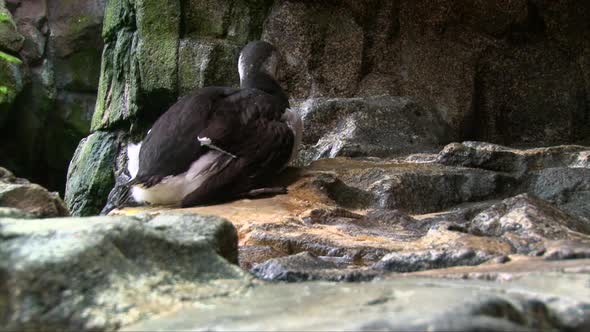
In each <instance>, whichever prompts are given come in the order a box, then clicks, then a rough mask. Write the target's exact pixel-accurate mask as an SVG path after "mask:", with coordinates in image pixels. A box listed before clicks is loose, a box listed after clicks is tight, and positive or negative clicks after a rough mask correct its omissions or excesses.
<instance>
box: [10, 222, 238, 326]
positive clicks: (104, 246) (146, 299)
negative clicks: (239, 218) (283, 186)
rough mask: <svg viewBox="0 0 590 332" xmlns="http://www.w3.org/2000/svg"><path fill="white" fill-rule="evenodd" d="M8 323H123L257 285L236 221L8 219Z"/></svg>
mask: <svg viewBox="0 0 590 332" xmlns="http://www.w3.org/2000/svg"><path fill="white" fill-rule="evenodd" d="M0 236H1V237H2V239H3V241H2V242H1V243H0V257H1V260H0V275H2V283H1V284H0V294H1V295H0V303H2V313H3V315H2V316H1V317H0V321H1V324H2V326H3V328H4V329H7V330H40V329H51V330H77V331H91V330H92V331H96V330H115V329H118V328H119V327H121V326H123V325H128V324H131V323H134V322H136V321H138V320H141V319H145V318H146V317H150V316H153V315H156V314H160V313H164V312H167V311H170V310H172V309H174V308H181V307H182V306H183V305H184V304H185V303H194V302H195V301H200V300H202V299H204V298H209V297H215V296H220V295H223V294H227V293H232V292H237V291H239V290H240V289H241V288H242V287H246V286H247V285H248V284H249V281H248V278H247V277H246V276H245V275H244V273H243V272H242V271H240V269H239V268H238V267H237V266H236V265H234V264H235V263H237V248H236V244H237V235H236V231H235V229H234V228H233V227H232V226H231V224H229V223H228V222H227V221H224V220H221V219H219V218H214V217H202V216H194V215H193V216H188V215H185V216H175V215H169V216H159V217H156V218H153V219H151V218H143V219H140V218H132V217H103V218H87V219H76V218H67V219H65V218H64V219H51V220H43V219H40V220H21V219H0Z"/></svg>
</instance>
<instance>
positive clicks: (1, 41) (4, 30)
mask: <svg viewBox="0 0 590 332" xmlns="http://www.w3.org/2000/svg"><path fill="white" fill-rule="evenodd" d="M24 41H25V38H24V37H23V36H22V35H21V34H20V33H19V32H18V30H17V29H16V25H15V24H14V20H13V19H12V15H11V14H10V12H9V11H8V9H6V7H5V5H4V0H2V1H0V51H8V52H11V53H17V52H18V51H20V49H21V48H22V46H23V42H24Z"/></svg>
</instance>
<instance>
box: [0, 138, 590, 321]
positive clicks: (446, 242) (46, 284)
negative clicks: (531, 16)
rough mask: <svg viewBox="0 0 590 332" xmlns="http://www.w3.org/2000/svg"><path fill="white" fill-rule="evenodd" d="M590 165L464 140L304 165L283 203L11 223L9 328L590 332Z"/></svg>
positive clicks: (2, 273) (1, 230)
mask: <svg viewBox="0 0 590 332" xmlns="http://www.w3.org/2000/svg"><path fill="white" fill-rule="evenodd" d="M589 156H590V148H586V147H582V146H557V147H551V148H536V149H514V148H506V147H502V146H498V145H492V144H487V143H480V142H464V143H453V144H450V145H448V146H446V147H445V148H444V149H443V150H442V151H440V152H439V153H435V154H415V155H409V156H405V157H403V158H401V157H400V158H391V159H377V158H363V159H348V158H334V159H324V160H320V161H316V162H314V163H312V164H311V165H310V166H306V167H304V168H291V169H288V171H287V172H286V173H285V174H283V175H282V176H281V177H280V178H278V179H275V181H276V184H277V185H285V186H288V188H289V193H288V194H287V195H280V196H274V197H269V198H262V199H256V200H239V201H235V202H231V203H227V204H221V205H215V206H205V207H195V208H189V209H176V208H174V207H130V208H125V209H122V210H115V211H113V212H112V213H111V214H112V215H111V216H105V217H93V218H69V219H65V218H62V219H59V218H58V219H36V220H35V219H32V220H31V219H22V218H21V216H19V215H13V218H4V219H2V218H1V217H0V239H2V241H1V242H0V258H1V260H0V280H2V282H1V283H0V295H1V296H0V318H1V319H2V323H1V324H0V325H1V326H5V327H6V328H5V329H8V330H15V329H27V330H28V329H33V330H35V329H52V330H72V329H75V330H113V329H123V330H129V331H137V330H193V329H208V330H268V329H272V330H383V329H385V330H433V331H436V330H481V329H483V330H488V331H505V330H510V331H513V330H514V331H531V330H571V331H585V330H587V329H588V328H589V327H590V320H589V319H588V317H590V310H589V308H590V301H589V300H588V299H589V298H590V293H589V288H588V285H589V284H590V213H589V211H590V210H589V207H588V203H587V202H588V201H589V200H588V197H589V193H590V176H588V175H589V174H588V173H589V172H590V163H589ZM11 211H12V210H11ZM4 215H10V214H4ZM204 215H209V217H204ZM0 216H1V215H0ZM25 217H26V216H25ZM15 218H21V219H15ZM238 262H239V264H240V265H241V267H242V268H241V269H240V268H239V267H238V265H237V264H238ZM244 270H248V271H250V272H251V273H247V272H246V271H244ZM253 275H254V276H256V277H257V278H253V277H252V276H253ZM264 280H269V281H285V282H281V283H276V282H268V281H264ZM297 281H305V283H297V284H295V283H292V282H297ZM337 281H349V282H345V283H336V282H337ZM352 281H359V282H356V283H353V282H352ZM286 308H289V309H288V310H286ZM301 317H306V319H304V320H302V319H301Z"/></svg>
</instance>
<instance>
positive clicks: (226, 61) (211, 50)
mask: <svg viewBox="0 0 590 332" xmlns="http://www.w3.org/2000/svg"><path fill="white" fill-rule="evenodd" d="M178 52H179V55H178V56H179V58H178V66H179V68H178V71H179V77H178V79H179V85H180V86H179V89H180V91H179V93H180V95H185V94H188V93H190V92H192V91H193V90H195V89H197V88H202V87H205V86H233V87H238V86H239V85H240V78H239V76H238V69H237V63H238V57H239V54H240V47H239V46H238V45H234V44H230V43H226V42H220V41H217V40H213V41H209V40H206V39H202V40H194V39H183V40H181V41H180V46H179V50H178Z"/></svg>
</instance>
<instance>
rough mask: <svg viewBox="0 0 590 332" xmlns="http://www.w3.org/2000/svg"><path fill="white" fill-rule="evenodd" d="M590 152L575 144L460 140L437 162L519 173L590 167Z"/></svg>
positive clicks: (443, 151) (451, 145)
mask: <svg viewBox="0 0 590 332" xmlns="http://www.w3.org/2000/svg"><path fill="white" fill-rule="evenodd" d="M589 154H590V148H588V147H584V146H577V145H560V146H551V147H546V148H533V149H515V148H510V147H506V146H501V145H497V144H490V143H486V142H463V143H451V144H449V145H447V146H445V148H444V149H443V150H442V151H441V152H440V153H439V154H438V156H437V162H439V163H441V164H444V165H449V166H465V167H475V168H483V169H487V170H491V171H497V172H510V173H516V174H518V175H519V176H522V175H525V173H528V172H531V171H536V170H540V169H545V168H557V167H571V168H590V165H588V164H587V159H588V155H589Z"/></svg>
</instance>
